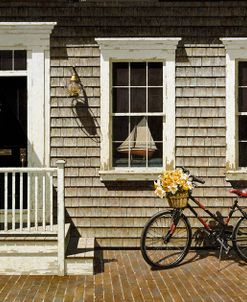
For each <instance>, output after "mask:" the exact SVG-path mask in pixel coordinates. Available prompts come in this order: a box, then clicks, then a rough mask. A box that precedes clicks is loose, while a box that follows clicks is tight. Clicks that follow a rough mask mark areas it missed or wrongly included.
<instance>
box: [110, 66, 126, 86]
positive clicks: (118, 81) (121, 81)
mask: <svg viewBox="0 0 247 302" xmlns="http://www.w3.org/2000/svg"><path fill="white" fill-rule="evenodd" d="M128 85H129V63H113V86H128Z"/></svg>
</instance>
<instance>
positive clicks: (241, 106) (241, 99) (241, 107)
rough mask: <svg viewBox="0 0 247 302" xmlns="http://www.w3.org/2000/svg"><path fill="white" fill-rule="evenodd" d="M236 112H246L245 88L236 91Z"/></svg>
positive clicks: (246, 98)
mask: <svg viewBox="0 0 247 302" xmlns="http://www.w3.org/2000/svg"><path fill="white" fill-rule="evenodd" d="M238 111H239V112H246V111H247V88H239V90H238Z"/></svg>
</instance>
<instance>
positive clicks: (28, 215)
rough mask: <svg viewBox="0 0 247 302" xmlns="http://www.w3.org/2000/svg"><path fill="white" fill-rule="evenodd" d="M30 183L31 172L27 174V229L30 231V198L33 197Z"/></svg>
mask: <svg viewBox="0 0 247 302" xmlns="http://www.w3.org/2000/svg"><path fill="white" fill-rule="evenodd" d="M30 184H31V176H30V173H28V175H27V229H28V230H29V231H30V211H31V208H30V206H31V205H30V198H31V196H30V195H31V192H30Z"/></svg>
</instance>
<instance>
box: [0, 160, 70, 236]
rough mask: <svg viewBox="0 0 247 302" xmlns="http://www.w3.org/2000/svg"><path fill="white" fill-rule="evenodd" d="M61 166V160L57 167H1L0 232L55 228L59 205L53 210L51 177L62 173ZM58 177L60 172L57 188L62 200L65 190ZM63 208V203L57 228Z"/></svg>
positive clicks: (43, 230) (42, 230)
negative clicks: (0, 200)
mask: <svg viewBox="0 0 247 302" xmlns="http://www.w3.org/2000/svg"><path fill="white" fill-rule="evenodd" d="M63 169H64V164H63V165H61V163H60V166H59V168H33V167H32V168H28V167H23V168H1V167H0V174H1V175H2V177H3V178H2V180H3V188H2V189H3V190H4V192H3V205H4V209H3V211H2V212H3V214H2V215H3V218H2V225H3V226H2V230H1V232H7V231H9V229H10V230H12V231H16V232H17V231H18V232H24V231H25V232H30V231H35V232H38V231H41V233H43V234H45V232H47V231H48V232H54V231H55V230H54V228H55V227H54V220H55V218H54V217H56V218H57V219H58V217H57V215H58V213H57V211H58V208H57V209H56V213H55V212H54V198H53V185H54V177H55V176H56V177H58V174H59V173H60V174H62V173H64V172H62V170H63ZM58 172H59V173H58ZM55 173H56V174H55ZM58 178H59V177H58ZM61 178H62V177H61V175H60V178H59V179H60V185H59V190H58V191H59V192H60V193H59V196H60V202H61V200H63V194H64V193H63V191H62V188H61V187H62V186H63V182H61ZM17 181H18V183H17ZM61 184H62V185H61ZM41 191H42V192H41ZM61 192H62V193H61ZM63 202H64V201H63ZM62 208H63V206H62V205H61V206H60V214H59V215H60V228H61V221H62V220H61V217H62V216H63V214H61V213H62V212H61V211H62V210H61V209H62ZM18 211H19V212H18ZM54 215H55V216H54ZM62 228H63V227H62ZM60 237H61V234H60Z"/></svg>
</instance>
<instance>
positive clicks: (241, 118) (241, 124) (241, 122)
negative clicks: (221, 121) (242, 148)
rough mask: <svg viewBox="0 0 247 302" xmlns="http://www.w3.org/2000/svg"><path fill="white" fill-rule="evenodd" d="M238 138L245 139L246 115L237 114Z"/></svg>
mask: <svg viewBox="0 0 247 302" xmlns="http://www.w3.org/2000/svg"><path fill="white" fill-rule="evenodd" d="M238 129H239V140H247V116H239V123H238Z"/></svg>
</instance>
